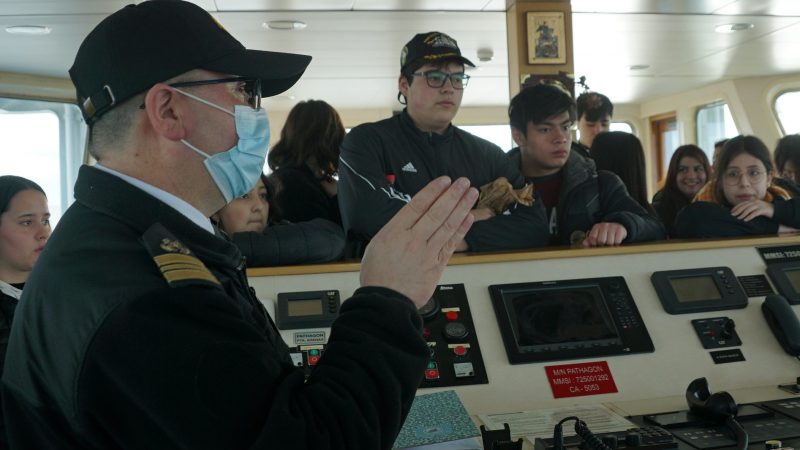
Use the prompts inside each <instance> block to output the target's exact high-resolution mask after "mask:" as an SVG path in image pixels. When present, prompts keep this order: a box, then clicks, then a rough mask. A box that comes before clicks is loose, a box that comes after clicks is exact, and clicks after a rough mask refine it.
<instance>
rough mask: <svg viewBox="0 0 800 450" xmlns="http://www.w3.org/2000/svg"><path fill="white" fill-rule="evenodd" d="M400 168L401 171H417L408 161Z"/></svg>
mask: <svg viewBox="0 0 800 450" xmlns="http://www.w3.org/2000/svg"><path fill="white" fill-rule="evenodd" d="M400 170H402V171H403V172H411V173H417V168H416V167H414V165H413V164H411V163H410V162H409V163H408V164H406V165H405V166H403V168H402V169H400Z"/></svg>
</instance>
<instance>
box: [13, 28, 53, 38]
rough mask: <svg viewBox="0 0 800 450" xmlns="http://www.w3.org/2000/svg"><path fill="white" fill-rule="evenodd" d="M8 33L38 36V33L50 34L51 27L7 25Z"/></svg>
mask: <svg viewBox="0 0 800 450" xmlns="http://www.w3.org/2000/svg"><path fill="white" fill-rule="evenodd" d="M6 33H10V34H25V35H28V36H38V35H44V34H50V27H45V26H42V25H13V26H10V27H6Z"/></svg>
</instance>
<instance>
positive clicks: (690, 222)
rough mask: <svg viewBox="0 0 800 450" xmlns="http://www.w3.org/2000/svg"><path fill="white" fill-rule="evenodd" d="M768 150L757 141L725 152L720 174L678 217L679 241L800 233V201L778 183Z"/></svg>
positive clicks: (739, 142) (741, 140)
mask: <svg viewBox="0 0 800 450" xmlns="http://www.w3.org/2000/svg"><path fill="white" fill-rule="evenodd" d="M773 175H774V173H773V164H772V158H771V157H770V153H769V150H768V149H767V146H766V145H764V143H763V142H762V141H761V140H760V139H758V138H757V137H755V136H737V137H735V138H733V139H730V140H729V141H728V142H727V143H726V144H725V146H724V147H723V148H722V150H721V151H720V154H719V159H718V162H717V171H716V173H715V175H714V176H713V177H712V179H711V180H710V181H709V183H708V184H706V186H705V187H703V189H701V190H700V192H698V193H697V195H696V196H695V199H694V202H693V203H692V204H691V205H689V206H687V207H686V208H684V210H683V211H682V212H681V213H680V214H678V219H677V224H676V227H677V234H678V237H729V236H749V235H761V234H776V233H785V232H792V231H798V228H800V203H798V202H799V201H800V200H799V199H800V197H795V198H793V197H792V194H791V193H790V192H789V191H787V190H786V189H783V188H781V187H779V186H777V185H775V184H774V183H773Z"/></svg>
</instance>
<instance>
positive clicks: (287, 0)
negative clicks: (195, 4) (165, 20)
mask: <svg viewBox="0 0 800 450" xmlns="http://www.w3.org/2000/svg"><path fill="white" fill-rule="evenodd" d="M215 1H216V4H217V8H218V10H219V11H315V10H316V11H349V10H351V9H353V2H354V0H301V1H298V0H215Z"/></svg>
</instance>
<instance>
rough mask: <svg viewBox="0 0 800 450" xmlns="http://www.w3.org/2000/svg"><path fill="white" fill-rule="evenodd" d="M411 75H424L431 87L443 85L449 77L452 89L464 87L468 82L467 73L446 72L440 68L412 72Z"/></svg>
mask: <svg viewBox="0 0 800 450" xmlns="http://www.w3.org/2000/svg"><path fill="white" fill-rule="evenodd" d="M411 75H414V76H415V77H425V81H426V82H427V83H428V86H430V87H432V88H440V87H442V86H444V83H445V82H446V81H447V79H448V78H449V79H450V84H451V85H453V89H464V88H465V87H466V86H467V83H469V75H467V74H465V73H463V72H457V73H447V72H442V71H441V70H429V71H427V72H414V73H412V74H411Z"/></svg>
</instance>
